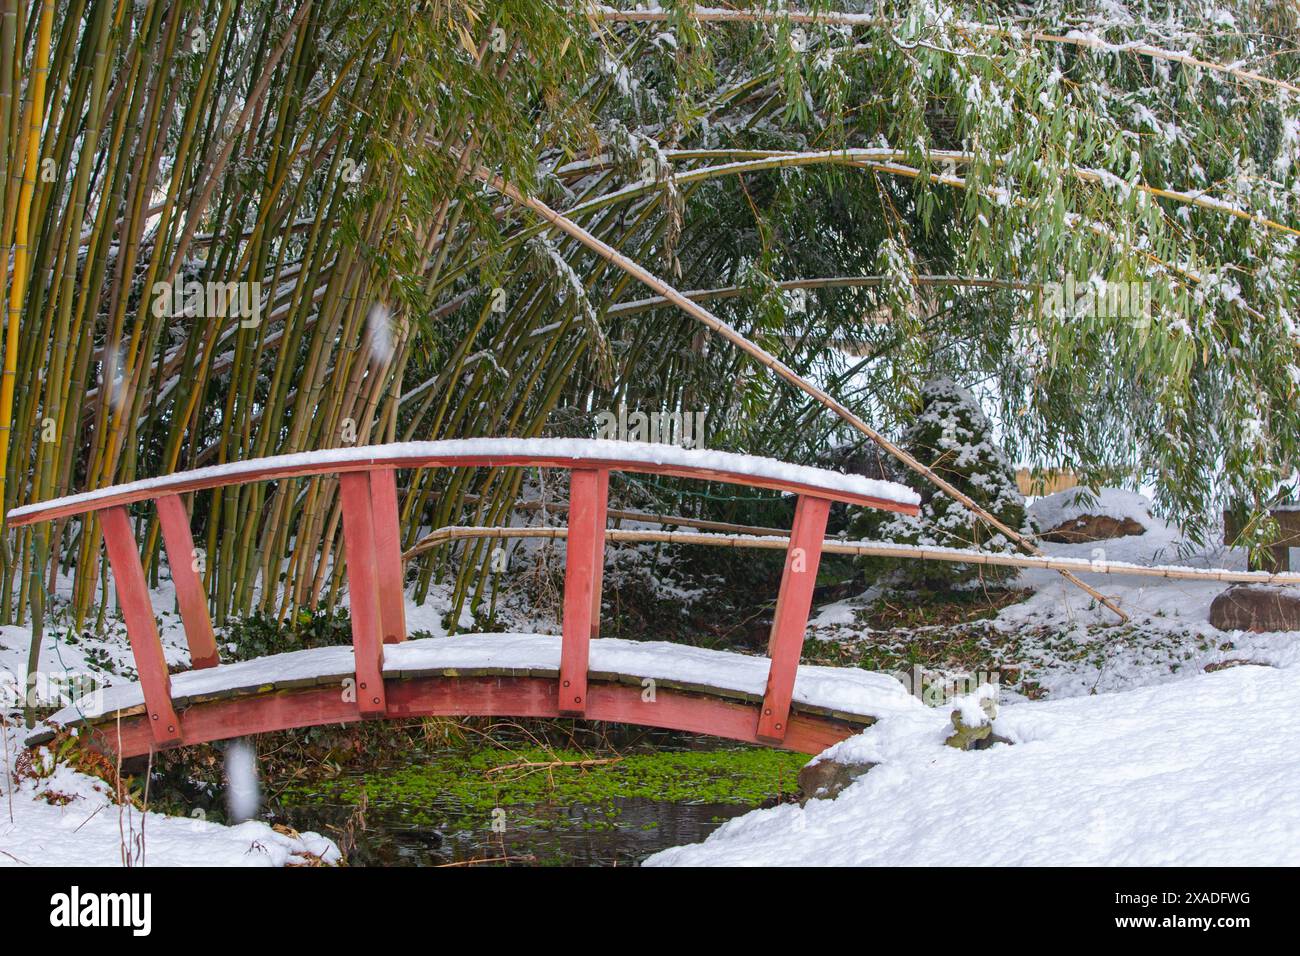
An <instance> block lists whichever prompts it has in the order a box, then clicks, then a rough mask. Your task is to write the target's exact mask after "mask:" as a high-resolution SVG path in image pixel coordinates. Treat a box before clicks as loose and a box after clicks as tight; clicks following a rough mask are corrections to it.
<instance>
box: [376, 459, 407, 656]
mask: <svg viewBox="0 0 1300 956" xmlns="http://www.w3.org/2000/svg"><path fill="white" fill-rule="evenodd" d="M370 490H371V492H372V493H373V496H374V507H373V514H374V519H375V551H376V552H377V554H378V557H379V616H380V619H381V620H382V621H383V624H384V643H385V644H399V643H401V642H402V641H404V640H406V589H405V583H406V577H405V572H404V570H403V568H402V530H401V524H400V518H399V517H398V513H397V470H396V469H394V468H381V469H379V470H378V471H372V472H371V473H370Z"/></svg>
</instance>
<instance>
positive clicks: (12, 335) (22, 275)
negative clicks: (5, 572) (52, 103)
mask: <svg viewBox="0 0 1300 956" xmlns="http://www.w3.org/2000/svg"><path fill="white" fill-rule="evenodd" d="M53 26H54V0H44V3H42V4H41V19H40V23H39V24H38V25H37V28H36V63H35V67H34V68H33V70H32V81H31V109H30V110H29V112H28V116H29V117H30V120H29V122H30V124H31V125H30V126H29V127H28V131H27V156H26V158H25V165H24V166H23V171H22V177H23V178H22V188H21V191H20V193H19V196H18V222H17V226H16V227H15V229H14V269H13V279H12V280H11V283H10V286H9V314H8V316H7V318H6V324H5V366H4V376H3V380H0V505H2V504H3V503H4V501H5V500H6V499H5V491H6V489H5V478H6V476H7V474H8V468H7V467H6V463H7V462H8V460H9V435H10V432H11V431H12V428H13V416H14V387H15V385H16V384H17V379H18V322H19V319H20V318H21V316H22V311H23V299H25V298H26V297H27V278H28V276H27V270H28V255H29V250H28V248H27V240H28V233H29V231H30V228H31V223H30V219H31V212H32V194H33V193H34V192H35V190H36V167H37V163H38V159H39V156H40V148H41V127H42V126H44V125H45V81H46V79H47V78H48V77H49V74H50V33H51V32H52V31H53Z"/></svg>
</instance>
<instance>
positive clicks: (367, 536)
mask: <svg viewBox="0 0 1300 956" xmlns="http://www.w3.org/2000/svg"><path fill="white" fill-rule="evenodd" d="M339 497H340V500H341V503H342V507H343V546H344V549H345V551H346V559H347V564H348V568H347V571H348V601H349V603H350V605H351V608H352V650H353V654H354V655H355V657H356V679H357V688H356V690H357V709H358V710H360V712H361V716H362V717H363V718H374V717H382V716H383V715H384V713H385V711H386V710H387V704H386V702H385V696H384V636H383V624H384V622H383V612H382V611H381V609H380V603H379V559H378V555H377V553H376V548H375V521H374V512H373V503H372V498H371V482H370V473H369V472H365V471H345V472H343V473H342V474H340V475H339Z"/></svg>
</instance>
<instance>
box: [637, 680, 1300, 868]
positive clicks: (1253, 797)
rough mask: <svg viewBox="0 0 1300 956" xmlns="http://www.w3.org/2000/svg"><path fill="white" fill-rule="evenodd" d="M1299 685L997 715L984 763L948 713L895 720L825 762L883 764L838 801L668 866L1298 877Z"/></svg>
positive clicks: (771, 817)
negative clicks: (1294, 870)
mask: <svg viewBox="0 0 1300 956" xmlns="http://www.w3.org/2000/svg"><path fill="white" fill-rule="evenodd" d="M1294 681H1295V677H1294V672H1291V671H1288V670H1286V669H1278V668H1272V667H1236V668H1232V669H1229V670H1223V671H1219V672H1217V673H1213V674H1204V675H1201V676H1198V677H1194V678H1191V679H1188V680H1185V681H1182V682H1180V683H1178V684H1169V685H1162V686H1157V687H1148V688H1142V689H1138V690H1130V691H1127V692H1125V693H1120V694H1099V695H1096V696H1088V697H1079V698H1075V699H1071V700H1061V701H1046V702H1041V703H1026V704H1017V705H1015V706H1013V707H1007V708H1004V709H1003V711H1002V713H1001V715H1000V716H999V717H998V718H997V719H996V720H995V721H994V725H993V726H994V731H995V733H997V734H1000V735H1002V736H1005V737H1007V738H1009V739H1010V740H1011V741H1012V744H1010V745H1007V744H999V745H996V746H994V747H992V748H990V749H988V750H983V751H971V752H966V751H959V750H954V749H953V748H950V747H945V746H943V744H942V740H943V737H944V735H945V733H946V732H947V729H948V728H947V723H946V720H945V718H946V716H947V715H946V712H943V711H940V712H937V713H936V712H930V713H929V714H924V715H915V716H906V717H901V718H899V717H891V718H886V719H885V720H882V721H881V722H880V723H878V724H875V725H874V726H872V727H870V728H868V729H867V730H866V731H864V732H863V733H862V734H860V735H858V736H856V737H852V738H850V739H849V740H846V741H844V742H842V743H840V744H838V745H836V747H835V748H832V750H831V751H829V752H828V756H839V757H841V758H852V759H866V760H871V761H873V762H877V763H878V766H876V767H874V768H872V769H871V770H870V771H869V772H867V773H866V774H865V775H863V776H862V777H860V778H859V779H858V780H857V781H855V782H854V783H853V784H852V785H850V786H849V787H848V788H847V789H845V790H844V791H843V792H842V793H841V794H840V795H839V796H838V797H837V798H836V799H834V800H811V801H809V802H808V804H807V806H806V807H803V808H801V807H799V806H798V805H796V804H783V805H781V806H779V807H776V808H774V809H771V810H759V811H755V812H752V813H749V814H747V815H745V816H743V817H740V818H738V819H735V820H732V821H730V822H728V823H726V824H724V825H723V826H722V827H721V828H720V829H718V830H717V831H716V832H714V833H713V834H712V835H711V836H710V837H709V838H708V839H707V840H705V841H704V842H703V843H700V844H695V845H692V846H684V847H675V848H673V849H669V850H665V851H663V852H662V853H659V854H657V855H655V856H653V857H651V858H650V859H649V860H648V861H647V864H648V865H651V866H668V865H817V866H828V865H829V866H836V865H893V866H898V865H907V866H949V865H958V866H990V865H1001V866H1006V865H1040V866H1041V865H1093V866H1096V865H1107V866H1173V865H1177V866H1208V865H1212V866H1225V865H1240V866H1262V865H1291V866H1294V865H1297V864H1300V791H1297V790H1296V788H1295V787H1294V786H1292V784H1291V782H1292V781H1294V780H1295V779H1296V777H1297V775H1298V774H1300V751H1297V749H1296V746H1295V742H1296V734H1295V728H1294V710H1295V708H1294V697H1295V694H1294Z"/></svg>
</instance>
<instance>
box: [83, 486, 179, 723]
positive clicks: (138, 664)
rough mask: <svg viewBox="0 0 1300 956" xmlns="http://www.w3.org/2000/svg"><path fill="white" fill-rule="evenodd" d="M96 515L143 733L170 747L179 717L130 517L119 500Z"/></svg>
mask: <svg viewBox="0 0 1300 956" xmlns="http://www.w3.org/2000/svg"><path fill="white" fill-rule="evenodd" d="M99 521H100V526H101V527H102V528H103V529H104V547H105V548H107V549H108V563H109V566H110V567H111V568H112V569H113V584H114V586H115V587H116V589H117V602H118V604H119V605H120V606H121V609H122V618H123V620H125V621H126V637H127V640H128V641H130V643H131V656H132V657H134V658H135V669H136V672H137V673H138V674H139V675H140V689H141V690H142V691H143V692H144V706H145V711H146V712H147V713H148V714H149V733H150V736H152V738H153V742H154V744H155V745H156V746H157V747H159V748H163V747H170V746H172V745H174V744H178V743H180V742H181V721H180V718H179V717H177V716H176V708H175V707H174V706H173V704H172V684H171V678H170V677H168V676H167V659H166V657H164V656H163V649H162V641H161V640H160V639H159V637H158V622H157V621H156V620H154V616H153V604H152V602H150V600H149V583H148V582H147V581H146V580H145V577H144V566H143V565H142V564H141V563H140V552H139V551H138V550H136V543H135V535H134V534H133V533H132V532H131V519H130V517H129V516H128V515H127V511H126V507H125V506H123V505H119V506H117V507H114V508H105V509H104V510H102V511H100V512H99Z"/></svg>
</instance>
